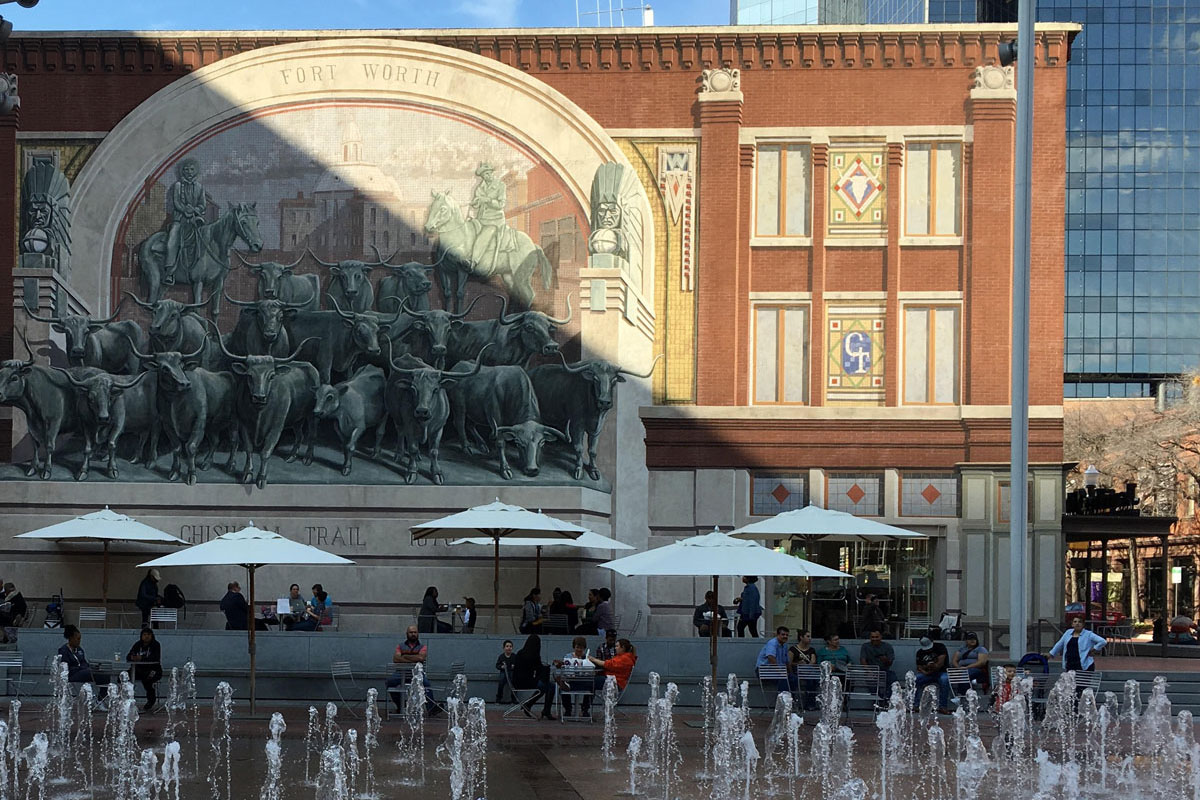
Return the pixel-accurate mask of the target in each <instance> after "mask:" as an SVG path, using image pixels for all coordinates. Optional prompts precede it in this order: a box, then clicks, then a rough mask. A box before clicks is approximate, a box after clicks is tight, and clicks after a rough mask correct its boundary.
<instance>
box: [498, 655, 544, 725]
mask: <svg viewBox="0 0 1200 800" xmlns="http://www.w3.org/2000/svg"><path fill="white" fill-rule="evenodd" d="M504 673H505V677H507V678H508V689H509V691H510V692H512V696H513V699H515V700H516V702H515V703H513V705H511V706H509V707H508V709H507V710H506V711H505V712H504V719H508V718H509V717H511V716H513V715H514V714H516V713H517V712H518V711H519V712H521V713H522V714H524V715H525V716H527V717H528V718H529V719H536V717H535V716H534V715H533V711H532V709H529V708H526V707H525V704H526V703H528V704H529V705H531V706H532V705H533V701H534V700H536V699H537V698H538V696H540V695H541V690H540V689H518V688H517V687H516V685H515V684H513V676H512V670H510V669H509V668H508V665H505V667H504Z"/></svg>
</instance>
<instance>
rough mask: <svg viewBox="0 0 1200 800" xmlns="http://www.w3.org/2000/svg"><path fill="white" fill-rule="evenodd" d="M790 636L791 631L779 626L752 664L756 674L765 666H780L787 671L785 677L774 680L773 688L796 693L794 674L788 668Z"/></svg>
mask: <svg viewBox="0 0 1200 800" xmlns="http://www.w3.org/2000/svg"><path fill="white" fill-rule="evenodd" d="M790 635H791V631H789V630H788V629H787V628H786V627H784V626H783V625H780V626H779V627H778V628H776V629H775V635H774V636H773V637H772V638H770V639H768V640H767V643H766V644H764V645H763V646H762V649H761V650H759V651H758V659H757V660H756V661H755V662H754V671H755V672H756V673H757V672H758V671H759V670H761V669H762V668H763V667H766V666H772V667H775V666H782V667H784V668H785V669H786V670H787V677H784V678H777V679H776V680H775V688H776V689H778V690H779V691H781V692H786V691H792V692H795V691H796V678H795V673H794V672H792V670H791V669H790V668H789V667H788V644H787V642H788V637H789V636H790ZM760 677H761V676H760Z"/></svg>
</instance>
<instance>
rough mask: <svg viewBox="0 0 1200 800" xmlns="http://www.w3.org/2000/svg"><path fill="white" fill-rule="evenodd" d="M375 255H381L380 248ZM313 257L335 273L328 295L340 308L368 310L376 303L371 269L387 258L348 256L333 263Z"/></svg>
mask: <svg viewBox="0 0 1200 800" xmlns="http://www.w3.org/2000/svg"><path fill="white" fill-rule="evenodd" d="M309 252H310V253H311V252H312V251H311V250H310V251H309ZM392 255H395V253H393V254H392ZM375 256H376V258H378V257H379V250H375ZM390 257H391V256H389V258H390ZM313 258H314V259H316V261H317V263H319V264H320V265H321V266H323V267H326V268H327V269H328V270H329V272H330V273H331V274H332V275H333V278H332V279H331V280H330V282H329V292H328V296H329V299H330V300H334V301H336V304H337V305H338V307H339V308H348V309H350V310H351V311H356V312H361V311H367V310H369V309H371V307H373V306H374V305H375V289H374V288H373V287H372V286H371V270H372V269H374V268H375V267H379V266H382V265H383V264H385V263H387V259H386V258H380V259H379V260H378V261H360V260H359V259H357V258H348V259H345V260H343V261H336V262H332V263H331V262H328V261H322V260H321V259H319V258H317V257H316V255H315V254H314V255H313Z"/></svg>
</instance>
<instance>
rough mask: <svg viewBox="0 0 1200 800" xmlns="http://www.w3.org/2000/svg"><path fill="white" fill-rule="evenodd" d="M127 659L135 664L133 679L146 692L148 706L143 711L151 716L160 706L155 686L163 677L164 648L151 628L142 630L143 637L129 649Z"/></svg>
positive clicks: (143, 707)
mask: <svg viewBox="0 0 1200 800" xmlns="http://www.w3.org/2000/svg"><path fill="white" fill-rule="evenodd" d="M125 658H127V659H128V660H129V663H131V664H133V679H134V680H135V681H137V682H138V683H140V684H142V688H143V689H145V690H146V705H144V706H142V711H144V712H145V713H147V714H149V713H151V712H152V711H153V710H154V707H155V706H156V705H157V704H158V692H157V691H156V689H155V686H154V685H155V684H156V683H158V682H159V681H160V680H162V676H163V670H162V648H161V646H160V645H159V643H158V639H155V638H154V631H153V630H152V629H151V628H147V627H144V628H142V635H141V636H140V637H138V640H137V641H136V642H134V643H133V647H131V648H129V655H127V656H125Z"/></svg>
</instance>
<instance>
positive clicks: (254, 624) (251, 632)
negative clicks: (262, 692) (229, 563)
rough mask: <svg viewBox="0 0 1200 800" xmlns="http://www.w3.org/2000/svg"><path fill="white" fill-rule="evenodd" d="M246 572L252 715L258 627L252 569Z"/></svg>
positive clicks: (250, 567)
mask: <svg viewBox="0 0 1200 800" xmlns="http://www.w3.org/2000/svg"><path fill="white" fill-rule="evenodd" d="M246 570H247V571H248V572H249V573H250V609H249V611H250V614H249V615H248V617H247V619H246V630H247V632H248V639H249V642H250V714H251V715H253V714H254V700H255V697H254V656H255V653H254V629H255V628H257V627H258V623H257V621H256V620H255V618H254V567H253V566H248V567H246Z"/></svg>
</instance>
